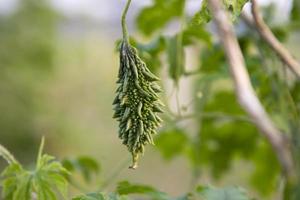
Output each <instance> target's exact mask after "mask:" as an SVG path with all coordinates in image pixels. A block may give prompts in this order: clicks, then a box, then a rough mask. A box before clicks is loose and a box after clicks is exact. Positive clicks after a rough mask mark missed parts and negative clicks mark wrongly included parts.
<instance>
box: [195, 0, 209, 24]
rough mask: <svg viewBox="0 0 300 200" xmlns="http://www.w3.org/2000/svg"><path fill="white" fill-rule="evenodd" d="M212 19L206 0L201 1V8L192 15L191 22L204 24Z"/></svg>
mask: <svg viewBox="0 0 300 200" xmlns="http://www.w3.org/2000/svg"><path fill="white" fill-rule="evenodd" d="M211 19H212V16H211V13H210V10H209V9H208V3H207V0H203V1H202V5H201V9H200V10H199V11H198V12H197V13H196V14H195V15H194V16H193V18H192V20H191V24H192V25H193V26H199V25H204V24H206V23H208V22H209V21H210V20H211Z"/></svg>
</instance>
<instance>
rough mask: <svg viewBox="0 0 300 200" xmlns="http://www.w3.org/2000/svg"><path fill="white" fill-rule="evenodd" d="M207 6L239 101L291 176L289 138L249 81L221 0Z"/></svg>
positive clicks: (213, 1)
mask: <svg viewBox="0 0 300 200" xmlns="http://www.w3.org/2000/svg"><path fill="white" fill-rule="evenodd" d="M209 6H210V9H211V11H212V14H213V16H214V20H215V22H216V25H217V29H218V34H219V37H220V40H221V41H222V43H223V47H224V49H225V53H226V56H227V60H228V62H229V65H230V72H231V76H232V79H233V80H234V86H235V92H236V95H237V98H238V100H239V103H240V104H241V106H242V107H243V108H244V110H245V111H246V112H247V113H248V114H249V116H250V117H251V119H252V120H253V122H254V123H255V125H256V126H257V127H258V128H259V129H260V131H261V133H262V135H263V136H264V137H265V138H266V139H267V141H268V142H269V143H270V144H271V146H272V148H273V150H274V152H275V153H276V155H277V158H278V160H279V162H280V164H281V166H282V169H283V172H284V173H285V175H286V176H287V177H288V178H292V177H293V172H294V170H293V169H294V165H293V160H292V155H291V152H290V148H289V142H288V141H287V140H286V139H285V137H284V136H283V135H282V133H281V132H280V131H279V130H278V129H277V128H276V127H275V126H274V125H273V122H272V121H271V120H270V118H269V116H268V114H267V113H266V111H265V109H264V107H263V106H262V104H261V102H260V101H259V99H258V98H257V96H256V94H255V91H254V89H253V87H252V85H251V82H250V78H249V74H248V72H247V70H246V65H245V61H244V58H243V55H242V52H241V49H240V46H239V44H238V41H237V38H236V35H235V33H234V28H233V25H232V23H231V22H230V20H229V17H228V15H227V13H226V12H225V11H224V10H223V9H222V4H221V3H220V0H209Z"/></svg>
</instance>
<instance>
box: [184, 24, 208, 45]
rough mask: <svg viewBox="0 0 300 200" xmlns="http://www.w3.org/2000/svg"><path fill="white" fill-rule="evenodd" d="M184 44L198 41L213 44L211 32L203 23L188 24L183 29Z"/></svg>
mask: <svg viewBox="0 0 300 200" xmlns="http://www.w3.org/2000/svg"><path fill="white" fill-rule="evenodd" d="M182 37H183V45H184V46H185V45H191V44H193V43H194V42H196V41H198V40H199V41H202V42H204V43H205V44H206V45H207V46H208V47H211V46H212V37H211V34H210V33H208V32H207V31H206V30H205V27H204V26H203V25H188V27H187V28H186V29H185V30H184V31H183V36H182Z"/></svg>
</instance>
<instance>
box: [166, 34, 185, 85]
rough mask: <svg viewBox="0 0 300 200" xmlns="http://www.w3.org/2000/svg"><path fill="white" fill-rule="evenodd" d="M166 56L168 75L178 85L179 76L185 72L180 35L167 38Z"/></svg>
mask: <svg viewBox="0 0 300 200" xmlns="http://www.w3.org/2000/svg"><path fill="white" fill-rule="evenodd" d="M167 56H168V63H169V74H170V77H171V78H172V79H173V81H174V82H175V84H176V85H178V81H179V79H180V77H181V76H182V75H183V74H184V72H185V68H184V65H185V54H184V48H183V45H182V36H181V35H175V36H173V37H170V38H168V39H167Z"/></svg>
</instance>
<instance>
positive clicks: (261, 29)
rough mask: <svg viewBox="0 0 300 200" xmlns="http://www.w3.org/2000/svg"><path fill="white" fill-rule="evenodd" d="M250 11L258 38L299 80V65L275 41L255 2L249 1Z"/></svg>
mask: <svg viewBox="0 0 300 200" xmlns="http://www.w3.org/2000/svg"><path fill="white" fill-rule="evenodd" d="M251 11H252V15H253V19H254V20H253V22H254V23H253V25H254V26H255V27H256V30H257V31H258V33H259V34H260V36H261V37H262V38H263V39H264V40H265V41H266V42H267V43H268V45H269V46H270V47H271V48H272V49H273V51H275V52H276V53H277V55H278V56H279V57H280V59H281V60H282V61H283V62H284V63H285V64H286V65H287V66H288V67H289V68H290V70H292V71H293V72H294V73H295V74H296V75H297V76H298V78H300V63H299V62H298V61H297V60H296V59H295V58H294V57H293V56H292V55H291V53H290V52H289V51H288V50H287V49H286V48H285V47H284V46H283V45H282V44H281V43H280V42H279V41H278V40H277V38H276V37H275V36H274V34H273V33H272V31H271V30H270V28H269V27H268V26H267V25H266V23H265V22H264V20H263V18H262V16H261V14H260V13H259V8H258V5H257V2H256V0H251Z"/></svg>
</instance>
